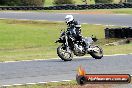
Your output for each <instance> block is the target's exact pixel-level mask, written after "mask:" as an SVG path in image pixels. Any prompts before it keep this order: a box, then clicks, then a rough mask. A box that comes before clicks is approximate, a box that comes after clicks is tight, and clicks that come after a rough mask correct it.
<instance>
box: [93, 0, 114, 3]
mask: <svg viewBox="0 0 132 88" xmlns="http://www.w3.org/2000/svg"><path fill="white" fill-rule="evenodd" d="M112 2H113V0H95V3H112Z"/></svg>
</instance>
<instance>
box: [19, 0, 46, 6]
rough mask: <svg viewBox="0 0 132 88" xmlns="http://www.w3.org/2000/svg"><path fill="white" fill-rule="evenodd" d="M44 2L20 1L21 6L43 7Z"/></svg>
mask: <svg viewBox="0 0 132 88" xmlns="http://www.w3.org/2000/svg"><path fill="white" fill-rule="evenodd" d="M44 2H45V0H21V3H22V4H21V5H23V6H43V5H44Z"/></svg>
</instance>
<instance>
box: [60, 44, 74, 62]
mask: <svg viewBox="0 0 132 88" xmlns="http://www.w3.org/2000/svg"><path fill="white" fill-rule="evenodd" d="M57 54H58V56H59V57H60V58H61V59H62V60H64V61H71V60H72V58H73V54H72V52H67V51H66V47H64V46H63V45H61V46H59V47H58V48H57Z"/></svg>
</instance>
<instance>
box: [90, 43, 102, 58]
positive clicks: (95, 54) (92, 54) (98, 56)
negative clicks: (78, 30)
mask: <svg viewBox="0 0 132 88" xmlns="http://www.w3.org/2000/svg"><path fill="white" fill-rule="evenodd" d="M91 47H94V48H97V49H99V52H98V53H99V54H100V55H98V54H97V52H94V51H93V52H90V53H89V54H90V55H91V56H92V57H93V58H95V59H101V58H102V57H103V49H102V48H101V47H99V46H97V45H96V46H91Z"/></svg>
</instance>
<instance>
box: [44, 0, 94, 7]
mask: <svg viewBox="0 0 132 88" xmlns="http://www.w3.org/2000/svg"><path fill="white" fill-rule="evenodd" d="M73 1H75V4H85V3H84V2H83V0H73ZM53 2H54V0H45V5H44V6H53ZM87 2H88V3H89V4H94V3H95V2H94V0H87Z"/></svg>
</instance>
